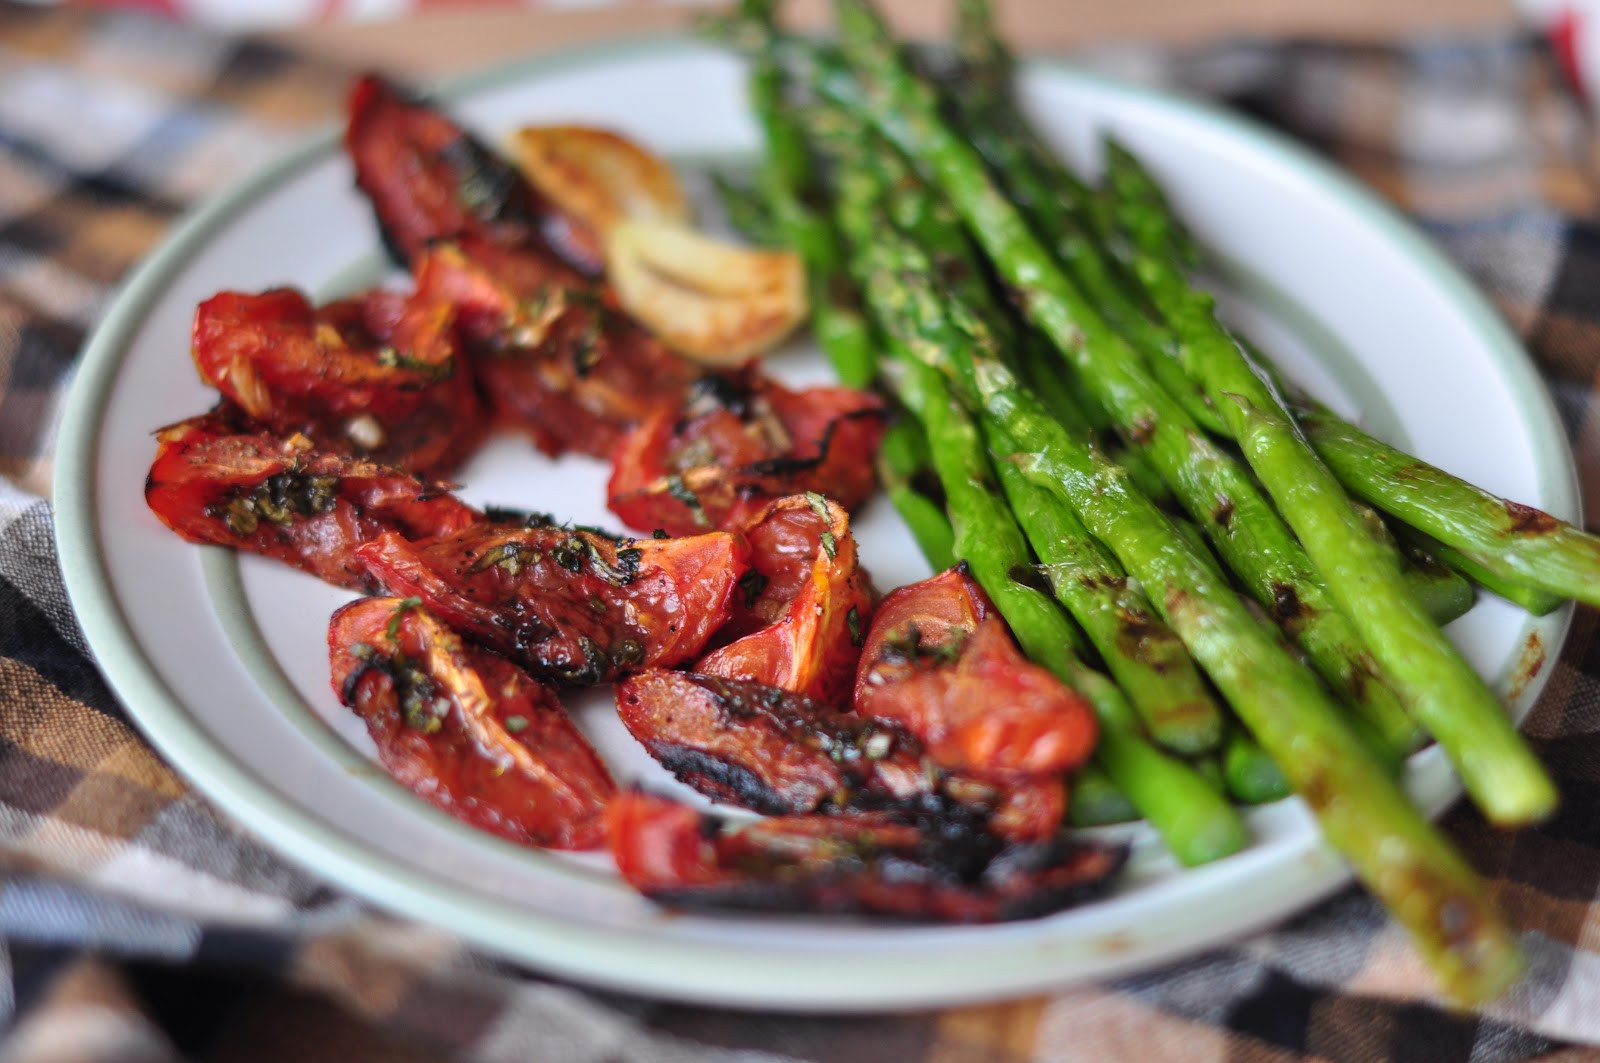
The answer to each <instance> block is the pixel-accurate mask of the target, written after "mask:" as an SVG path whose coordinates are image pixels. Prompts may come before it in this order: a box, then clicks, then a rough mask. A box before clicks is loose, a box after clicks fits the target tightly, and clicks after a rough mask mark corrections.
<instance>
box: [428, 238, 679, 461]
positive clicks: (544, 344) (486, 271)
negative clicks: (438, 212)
mask: <svg viewBox="0 0 1600 1063" xmlns="http://www.w3.org/2000/svg"><path fill="white" fill-rule="evenodd" d="M416 277H417V288H418V291H419V292H420V293H422V294H424V295H426V296H427V297H429V298H431V299H434V300H437V301H439V302H442V303H448V304H449V305H450V306H452V307H454V308H455V310H456V313H457V315H458V317H459V320H460V330H461V335H462V339H463V343H464V345H465V347H466V348H467V350H468V352H469V353H470V355H471V358H472V362H473V369H474V372H475V374H476V376H477V378H478V381H479V383H480V385H481V387H482V389H483V392H484V394H485V395H486V396H487V398H488V401H489V404H490V407H491V409H492V410H493V412H494V414H495V417H496V419H497V420H498V421H500V422H501V423H502V424H505V425H507V426H508V427H511V428H514V429H517V430H519V431H522V432H526V433H527V434H528V435H529V436H530V437H531V438H532V439H533V441H534V443H535V445H537V446H538V447H539V449H540V450H542V451H544V452H545V453H547V454H551V455H556V454H561V453H564V452H566V451H569V450H576V451H579V452H581V453H584V454H590V455H593V456H595V457H599V458H608V457H610V456H611V453H612V451H613V450H615V449H616V446H617V443H618V442H619V441H620V440H621V439H622V437H623V436H624V435H625V434H626V433H627V432H628V431H630V430H631V429H633V428H634V427H635V426H636V425H638V424H640V423H641V422H643V421H645V420H646V419H648V418H649V417H650V416H651V415H653V414H654V413H656V412H657V411H660V410H672V409H676V408H677V407H678V406H679V405H680V404H681V402H682V401H683V395H684V393H685V391H686V390H687V389H688V386H689V384H690V382H691V381H692V380H693V379H694V377H695V373H696V370H695V369H694V368H693V367H691V366H690V365H689V363H688V362H686V361H684V360H683V359H682V358H679V357H678V356H677V355H675V354H673V353H672V352H671V351H669V350H667V348H666V347H665V346H663V345H662V344H661V342H660V341H659V340H657V339H655V338H654V337H653V336H651V335H650V334H649V333H647V332H645V331H644V330H643V329H642V328H640V327H639V326H638V325H637V324H636V323H634V322H633V321H632V320H631V319H629V318H628V317H627V316H626V315H624V314H622V313H620V312H618V311H616V310H615V309H613V308H611V307H610V306H609V305H608V301H607V297H606V295H605V292H604V291H603V289H602V288H600V287H599V286H598V285H597V284H596V283H595V282H593V281H588V280H585V279H584V278H582V277H579V276H578V275H577V274H575V273H574V272H573V271H572V270H570V269H568V268H567V267H566V266H564V265H562V264H561V263H560V262H557V261H556V260H555V259H554V258H553V257H552V256H551V255H549V254H548V253H547V252H541V251H538V250H536V249H515V250H512V249H506V248H500V247H496V246H494V245H492V244H489V243H486V242H483V241H470V240H469V241H466V242H463V243H460V244H457V243H447V244H440V245H437V246H434V247H432V248H430V249H429V250H428V251H427V252H426V253H425V254H424V255H423V256H422V258H421V260H420V261H419V262H418V265H417V270H416Z"/></svg>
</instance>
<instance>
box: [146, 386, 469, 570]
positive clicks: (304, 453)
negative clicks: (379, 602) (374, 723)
mask: <svg viewBox="0 0 1600 1063" xmlns="http://www.w3.org/2000/svg"><path fill="white" fill-rule="evenodd" d="M241 428H242V421H240V420H238V419H236V418H234V417H233V416H231V415H230V414H229V413H228V412H226V411H222V412H215V413H211V414H207V415H205V416H202V417H197V418H193V419H191V420H188V421H183V422H181V423H179V424H175V425H171V426H169V427H167V428H163V429H161V430H160V431H159V432H158V433H157V434H156V439H157V450H156V458H155V462H154V464H152V465H151V467H150V475H149V478H148V479H147V480H146V481H145V489H144V497H145V501H146V502H147V503H148V504H149V506H150V508H151V509H152V510H153V511H154V512H155V514H156V516H158V517H160V518H161V520H162V522H163V523H165V524H166V525H167V527H169V528H171V529H172V530H173V531H175V532H177V533H178V534H179V535H181V536H183V537H184V538H185V539H188V540H189V541H190V542H195V543H215V544H217V545H220V546H232V547H235V548H237V549H240V550H248V551H250V552H252V553H257V554H264V555H265V556H267V557H271V558H275V559H277V560H279V561H286V562H288V563H289V564H291V565H294V566H296V567H298V568H303V569H305V570H306V571H307V572H310V573H312V574H313V575H316V576H320V577H321V578H322V579H325V580H327V581H328V582H329V583H335V584H338V585H339V586H341V587H351V588H356V589H361V588H364V587H366V586H367V585H368V581H367V578H366V567H365V565H364V564H363V563H361V562H360V561H358V560H357V559H356V557H355V550H356V548H357V547H358V546H360V545H361V544H362V543H365V542H369V541H371V540H373V539H376V538H377V537H378V536H379V535H381V534H383V533H385V532H392V533H394V534H395V536H396V537H397V538H400V537H404V538H419V539H420V538H432V537H434V536H439V535H451V534H454V533H456V532H458V531H460V530H461V529H463V528H466V527H468V526H470V525H471V524H472V523H473V522H474V521H477V520H480V519H481V517H480V516H479V515H478V513H477V512H476V511H474V510H473V509H471V508H470V507H468V506H466V505H465V504H463V503H462V502H460V501H459V500H457V499H456V498H455V497H454V496H453V495H451V494H449V492H448V491H446V490H445V488H443V487H441V486H439V485H438V484H433V483H426V482H424V481H422V480H418V479H417V478H416V477H414V476H411V475H410V474H408V473H406V472H403V471H401V470H400V469H396V468H393V467H391V466H387V465H379V464H376V463H374V462H370V461H365V460H362V459H359V458H352V457H348V456H345V455H340V454H329V453H326V452H324V451H318V450H316V449H314V448H313V447H312V446H311V443H310V441H309V440H307V439H305V437H303V436H294V437H290V438H289V439H287V440H282V439H279V438H278V437H276V436H274V435H271V434H269V433H266V432H249V431H241Z"/></svg>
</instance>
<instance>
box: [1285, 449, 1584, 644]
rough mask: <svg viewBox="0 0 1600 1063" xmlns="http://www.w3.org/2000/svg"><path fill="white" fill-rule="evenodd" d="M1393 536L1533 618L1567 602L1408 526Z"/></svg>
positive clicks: (1396, 528)
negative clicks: (1515, 580)
mask: <svg viewBox="0 0 1600 1063" xmlns="http://www.w3.org/2000/svg"><path fill="white" fill-rule="evenodd" d="M1314 445H1315V444H1313V446H1314ZM1319 453H1320V451H1319ZM1394 535H1395V538H1397V539H1399V540H1400V541H1401V543H1402V544H1404V545H1405V546H1407V547H1414V548H1415V549H1417V550H1420V551H1422V552H1423V553H1425V554H1428V555H1430V556H1432V557H1434V558H1436V559H1438V561H1439V563H1440V564H1443V565H1445V566H1447V567H1449V568H1450V569H1452V570H1454V571H1455V572H1458V573H1460V574H1461V576H1462V577H1463V578H1465V579H1467V580H1469V581H1471V582H1472V583H1476V584H1477V585H1478V586H1480V587H1482V588H1483V589H1484V590H1486V591H1489V592H1490V593H1492V594H1498V595H1499V596H1500V597H1502V598H1504V599H1506V600H1507V601H1510V602H1514V603H1516V604H1517V605H1520V606H1522V608H1524V609H1526V610H1527V611H1528V612H1530V613H1532V614H1533V615H1534V616H1544V615H1545V614H1546V613H1549V612H1552V611H1554V610H1555V609H1557V608H1558V607H1559V606H1560V605H1561V603H1562V602H1564V601H1566V599H1565V598H1563V597H1561V596H1560V595H1556V594H1551V593H1550V592H1549V591H1544V590H1540V589H1539V588H1537V587H1530V586H1528V585H1527V584H1526V583H1513V582H1511V581H1509V580H1506V579H1504V578H1503V577H1501V576H1500V575H1498V574H1497V573H1495V572H1493V571H1491V570H1490V569H1489V568H1488V567H1486V566H1485V565H1483V564H1480V563H1479V562H1477V561H1475V560H1473V559H1472V558H1470V557H1468V556H1467V555H1466V554H1464V553H1462V552H1461V551H1460V550H1457V549H1456V548H1455V547H1453V546H1446V545H1445V544H1444V543H1441V542H1440V541H1439V540H1437V539H1435V538H1434V537H1433V536H1431V535H1429V534H1427V533H1426V532H1421V531H1418V530H1417V529H1415V528H1413V527H1411V526H1410V525H1409V524H1402V523H1400V522H1399V521H1398V520H1397V521H1395V526H1394Z"/></svg>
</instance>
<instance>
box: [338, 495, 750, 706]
mask: <svg viewBox="0 0 1600 1063" xmlns="http://www.w3.org/2000/svg"><path fill="white" fill-rule="evenodd" d="M747 554H748V550H747V548H746V546H745V544H744V542H743V541H742V540H741V539H738V538H736V537H734V536H732V535H728V534H725V533H720V532H719V533H713V534H710V535H700V536H693V537H689V538H683V539H639V540H633V539H622V540H613V539H608V538H606V537H604V536H601V535H597V534H595V533H593V532H591V531H585V530H583V529H578V528H567V527H561V526H535V527H527V526H518V525H511V524H495V523H488V522H485V523H481V524H478V525H476V526H474V527H472V528H469V529H466V530H465V531H463V532H461V533H459V534H455V535H449V536H445V537H441V538H438V539H435V540H433V541H431V542H427V543H413V542H409V541H407V540H406V539H405V538H403V537H401V536H397V535H388V536H382V537H380V538H379V539H378V540H377V541H376V542H373V543H371V544H369V545H368V546H366V547H363V548H362V550H361V551H360V556H361V560H362V562H363V563H364V564H365V565H366V566H367V569H368V571H369V572H370V573H371V575H372V576H373V578H374V579H375V580H376V581H377V582H378V583H379V584H380V585H382V586H383V587H385V588H387V589H388V591H389V593H390V594H394V595H398V596H401V597H412V596H415V597H418V598H421V599H422V601H423V602H424V603H425V604H426V605H427V606H428V608H429V609H430V610H432V611H433V612H434V613H435V614H437V615H438V616H439V617H440V618H441V619H442V620H444V621H445V622H446V623H448V624H450V625H451V626H452V627H454V628H456V629H457V630H458V631H461V632H462V633H463V634H466V635H468V636H469V637H471V638H473V639H475V640H477V641H479V642H481V643H483V644H484V645H486V646H489V647H491V648H493V649H495V650H498V651H499V652H501V653H504V654H506V655H507V656H508V657H510V658H512V659H513V660H515V661H517V662H518V663H519V664H521V665H522V666H523V667H525V668H527V669H528V670H529V671H531V672H532V673H533V674H534V675H536V676H539V677H540V678H544V679H549V680H552V681H554V682H558V683H562V684H566V685H570V686H593V685H595V684H597V683H604V682H610V681H612V680H615V679H617V678H618V677H620V676H623V675H626V674H628V673H630V672H634V671H638V670H639V669H641V668H648V667H654V666H659V667H671V666H674V665H678V664H682V663H684V662H686V661H689V660H692V659H693V658H694V657H696V656H697V655H698V654H699V653H700V652H701V650H702V649H703V648H704V647H705V645H706V642H707V641H708V640H709V639H710V638H711V634H712V632H714V631H715V630H716V629H717V628H718V627H719V626H720V625H721V624H722V623H723V622H724V621H725V620H726V619H727V617H728V612H729V609H730V603H731V599H732V596H733V593H734V590H735V588H736V587H737V585H738V582H739V578H740V577H741V576H742V575H743V574H744V572H745V568H746V564H747V561H746V558H747Z"/></svg>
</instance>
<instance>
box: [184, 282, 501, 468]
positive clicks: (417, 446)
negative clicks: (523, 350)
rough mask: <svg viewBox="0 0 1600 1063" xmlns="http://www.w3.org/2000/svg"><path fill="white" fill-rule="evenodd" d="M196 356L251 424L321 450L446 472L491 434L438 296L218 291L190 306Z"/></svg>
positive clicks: (207, 376)
mask: <svg viewBox="0 0 1600 1063" xmlns="http://www.w3.org/2000/svg"><path fill="white" fill-rule="evenodd" d="M192 351H193V354H194V361H195V366H196V367H197V368H198V369H199V370H200V376H201V379H203V380H204V381H205V382H206V383H207V384H210V385H211V386H213V387H215V388H217V389H218V390H219V391H221V392H222V393H223V395H224V396H225V397H226V398H228V399H229V400H231V401H232V402H233V403H235V404H236V405H237V406H238V407H239V408H240V409H242V410H244V411H245V412H246V413H247V414H249V416H250V417H252V418H254V419H255V420H256V421H259V422H260V423H261V424H262V425H263V426H264V427H266V428H267V429H269V430H271V431H273V432H275V433H277V434H279V435H288V434H290V433H293V432H300V433H303V434H305V435H306V436H308V437H309V438H310V439H311V440H312V441H313V442H314V443H315V444H316V445H317V446H318V447H319V448H321V449H323V450H330V451H335V452H337V453H344V454H354V455H356V456H359V457H366V458H371V459H372V460H374V461H380V462H383V463H385V464H388V465H397V466H399V467H401V468H403V469H407V470H409V471H411V472H414V473H416V474H417V475H419V476H444V475H448V474H449V473H450V472H451V471H452V470H453V469H454V468H455V467H456V466H457V465H458V464H460V463H461V461H463V460H464V459H465V458H466V457H467V456H468V455H469V454H470V453H472V451H473V450H475V449H476V448H477V446H478V444H480V443H481V442H482V441H483V438H484V435H485V434H486V432H487V425H486V424H485V420H484V417H483V415H482V403H481V401H480V400H479V398H478V391H477V388H476V387H475V386H474V385H473V381H472V376H471V374H470V372H468V370H467V366H466V365H465V364H464V363H463V360H462V359H461V358H459V357H458V355H457V350H456V340H455V330H454V314H453V312H452V310H451V308H450V307H449V306H448V305H447V304H445V303H442V302H439V301H437V300H432V299H426V298H422V297H418V296H405V295H401V294H399V293H397V292H388V291H372V292H368V293H366V294H364V295H360V296H355V297H352V298H349V299H341V300H338V301H336V302H333V303H330V304H328V305H327V306H324V307H320V308H313V307H312V305H311V302H310V300H309V299H307V298H306V296H305V295H303V294H302V293H300V292H298V291H295V290H293V289H289V288H278V289H273V290H271V291H266V292H262V293H260V294H246V293H243V292H222V293H220V294H218V295H214V296H212V297H211V298H210V299H207V300H206V301H205V302H203V303H201V304H200V306H199V309H198V310H196V312H195V318H194V329H193V336H192Z"/></svg>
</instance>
